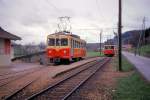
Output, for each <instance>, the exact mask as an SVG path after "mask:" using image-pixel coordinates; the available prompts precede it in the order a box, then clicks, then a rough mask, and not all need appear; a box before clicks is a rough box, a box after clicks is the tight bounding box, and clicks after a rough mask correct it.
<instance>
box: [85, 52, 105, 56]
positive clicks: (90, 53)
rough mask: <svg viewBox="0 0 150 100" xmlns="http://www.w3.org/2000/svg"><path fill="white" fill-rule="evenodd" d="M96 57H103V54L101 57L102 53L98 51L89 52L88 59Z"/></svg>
mask: <svg viewBox="0 0 150 100" xmlns="http://www.w3.org/2000/svg"><path fill="white" fill-rule="evenodd" d="M94 56H103V54H101V55H100V52H96V51H88V52H87V57H94Z"/></svg>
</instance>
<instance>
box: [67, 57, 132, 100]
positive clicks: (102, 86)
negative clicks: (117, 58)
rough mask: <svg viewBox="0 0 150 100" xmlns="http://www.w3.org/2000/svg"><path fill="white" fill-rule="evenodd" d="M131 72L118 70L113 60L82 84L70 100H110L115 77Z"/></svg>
mask: <svg viewBox="0 0 150 100" xmlns="http://www.w3.org/2000/svg"><path fill="white" fill-rule="evenodd" d="M131 73H132V72H118V71H116V68H115V67H114V61H113V60H112V61H111V62H110V63H109V64H107V65H106V66H105V67H103V68H102V69H101V70H100V71H99V72H97V73H96V74H95V76H94V77H93V78H92V79H90V80H89V81H88V82H87V83H85V85H84V86H82V87H81V88H80V89H79V90H78V91H76V93H75V94H73V96H72V97H71V98H69V99H70V100H112V99H113V96H112V94H113V92H114V91H115V87H116V83H117V79H118V78H120V77H124V76H127V75H129V74H131Z"/></svg>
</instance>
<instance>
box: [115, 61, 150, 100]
mask: <svg viewBox="0 0 150 100" xmlns="http://www.w3.org/2000/svg"><path fill="white" fill-rule="evenodd" d="M122 67H123V71H131V70H133V66H132V64H130V63H129V62H128V61H127V59H125V58H123V66H122ZM114 100H150V84H149V83H147V82H145V81H144V80H143V79H142V78H141V76H140V75H139V73H137V72H135V71H134V72H133V73H132V74H131V75H129V76H127V77H123V78H120V79H118V84H117V88H116V91H115V93H114Z"/></svg>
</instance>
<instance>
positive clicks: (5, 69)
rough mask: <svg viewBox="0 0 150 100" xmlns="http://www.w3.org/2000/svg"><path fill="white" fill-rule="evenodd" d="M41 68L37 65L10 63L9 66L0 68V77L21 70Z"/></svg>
mask: <svg viewBox="0 0 150 100" xmlns="http://www.w3.org/2000/svg"><path fill="white" fill-rule="evenodd" d="M38 67H42V65H40V64H38V63H21V62H20V63H11V65H10V66H0V75H3V74H7V73H13V72H19V71H23V70H30V69H32V68H38Z"/></svg>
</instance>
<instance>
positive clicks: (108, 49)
mask: <svg viewBox="0 0 150 100" xmlns="http://www.w3.org/2000/svg"><path fill="white" fill-rule="evenodd" d="M103 53H104V55H105V56H109V57H113V56H114V55H115V54H116V46H115V45H104V50H103Z"/></svg>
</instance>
